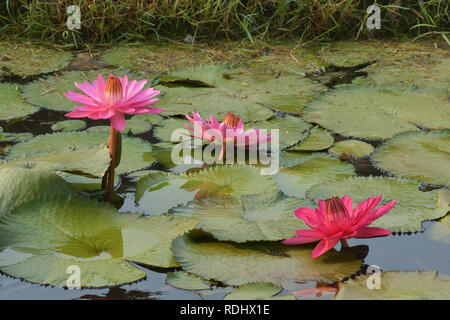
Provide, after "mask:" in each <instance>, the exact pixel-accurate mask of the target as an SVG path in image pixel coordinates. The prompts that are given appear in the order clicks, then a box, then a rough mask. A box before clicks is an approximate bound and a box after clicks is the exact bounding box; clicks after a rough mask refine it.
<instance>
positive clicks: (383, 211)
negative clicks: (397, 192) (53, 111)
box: [371, 200, 397, 221]
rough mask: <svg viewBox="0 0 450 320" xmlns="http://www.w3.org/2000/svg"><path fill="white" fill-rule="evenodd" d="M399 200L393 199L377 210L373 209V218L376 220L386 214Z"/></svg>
mask: <svg viewBox="0 0 450 320" xmlns="http://www.w3.org/2000/svg"><path fill="white" fill-rule="evenodd" d="M396 202H397V201H396V200H392V201H391V202H388V203H386V204H385V205H384V206H381V207H379V208H377V209H376V210H374V211H372V213H371V216H372V219H373V220H376V219H378V218H380V217H381V216H383V215H384V214H386V213H387V212H388V211H389V210H391V209H392V207H393V206H394V205H395V203H396ZM373 220H372V221H373Z"/></svg>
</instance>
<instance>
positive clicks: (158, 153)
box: [133, 142, 203, 176]
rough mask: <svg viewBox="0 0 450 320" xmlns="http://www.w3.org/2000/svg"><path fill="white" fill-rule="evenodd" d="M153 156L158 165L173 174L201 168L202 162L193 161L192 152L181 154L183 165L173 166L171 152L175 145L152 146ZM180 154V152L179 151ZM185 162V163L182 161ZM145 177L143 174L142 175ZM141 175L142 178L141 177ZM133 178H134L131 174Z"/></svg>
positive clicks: (167, 143)
mask: <svg viewBox="0 0 450 320" xmlns="http://www.w3.org/2000/svg"><path fill="white" fill-rule="evenodd" d="M152 146H153V155H154V156H155V158H156V159H157V160H158V162H159V163H160V164H162V165H163V166H164V167H166V168H167V169H169V171H170V172H173V173H177V174H178V173H182V172H185V171H186V170H188V169H192V168H201V167H202V166H203V161H197V160H195V159H194V157H193V155H192V152H191V154H189V155H184V154H183V157H184V158H183V163H179V164H175V163H174V162H173V161H172V151H173V150H174V148H175V147H177V145H174V144H172V143H169V142H160V143H157V144H153V145H152ZM180 152H181V151H180ZM184 160H186V161H184ZM142 174H143V175H145V173H144V172H143V173H142ZM143 175H142V176H143ZM133 176H136V175H135V174H133Z"/></svg>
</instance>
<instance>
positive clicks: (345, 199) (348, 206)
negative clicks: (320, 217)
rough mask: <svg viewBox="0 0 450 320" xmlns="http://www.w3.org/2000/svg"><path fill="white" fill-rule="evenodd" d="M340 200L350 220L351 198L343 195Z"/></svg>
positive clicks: (351, 211) (351, 212) (351, 213)
mask: <svg viewBox="0 0 450 320" xmlns="http://www.w3.org/2000/svg"><path fill="white" fill-rule="evenodd" d="M341 200H342V202H343V203H344V206H345V208H346V209H347V213H348V215H349V217H350V218H351V217H352V216H353V203H352V198H350V197H349V196H348V195H345V196H343V197H342V198H341Z"/></svg>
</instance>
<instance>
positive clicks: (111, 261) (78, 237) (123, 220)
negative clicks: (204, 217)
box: [0, 197, 196, 287]
mask: <svg viewBox="0 0 450 320" xmlns="http://www.w3.org/2000/svg"><path fill="white" fill-rule="evenodd" d="M49 222H51V223H49ZM195 224H196V222H195V221H193V220H188V219H185V218H178V217H169V216H159V217H152V218H144V219H143V218H140V215H139V214H125V213H118V212H117V211H116V209H115V208H114V207H112V206H110V205H109V204H107V203H99V202H97V201H95V200H89V199H82V198H76V199H74V198H66V197H63V198H57V199H53V198H47V199H36V200H32V201H30V202H28V203H26V204H24V205H23V206H21V207H19V208H17V209H15V210H14V211H13V212H11V213H9V214H7V215H6V216H4V217H3V219H2V220H1V223H0V230H1V235H0V247H1V248H2V251H1V252H0V261H1V263H0V270H1V271H2V272H4V273H6V274H9V275H11V276H14V277H17V278H23V279H25V280H27V281H30V282H34V283H41V284H50V285H53V286H58V287H62V286H66V285H67V283H66V280H67V279H68V277H69V275H68V273H67V268H68V267H69V266H77V267H79V270H80V272H81V274H80V282H81V287H103V286H112V285H120V284H123V283H129V282H133V281H137V280H139V279H142V278H144V277H145V272H144V271H142V270H140V269H138V268H136V267H134V266H132V265H131V264H129V263H128V262H127V261H133V262H137V263H143V264H148V265H154V266H159V267H173V266H177V263H176V261H175V260H174V259H173V256H172V254H171V252H170V245H171V242H172V239H173V238H175V237H176V236H179V235H181V234H183V233H185V232H187V231H189V230H190V229H192V228H193V227H195Z"/></svg>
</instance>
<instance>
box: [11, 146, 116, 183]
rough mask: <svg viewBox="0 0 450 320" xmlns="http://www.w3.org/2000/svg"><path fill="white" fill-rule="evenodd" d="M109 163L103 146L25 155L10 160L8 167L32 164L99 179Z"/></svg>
mask: <svg viewBox="0 0 450 320" xmlns="http://www.w3.org/2000/svg"><path fill="white" fill-rule="evenodd" d="M110 162H111V158H110V155H109V149H108V148H107V147H105V146H98V147H95V148H80V149H77V150H63V151H57V152H51V153H40V154H33V155H27V154H25V155H23V156H22V157H21V158H17V159H15V160H12V161H11V162H10V165H12V166H14V165H16V164H17V163H32V164H33V165H34V166H36V167H39V168H45V169H47V170H53V171H60V172H67V173H71V174H75V175H80V176H83V175H84V176H87V177H91V178H101V177H102V176H103V174H104V173H105V171H106V169H107V168H108V167H109V164H110Z"/></svg>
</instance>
